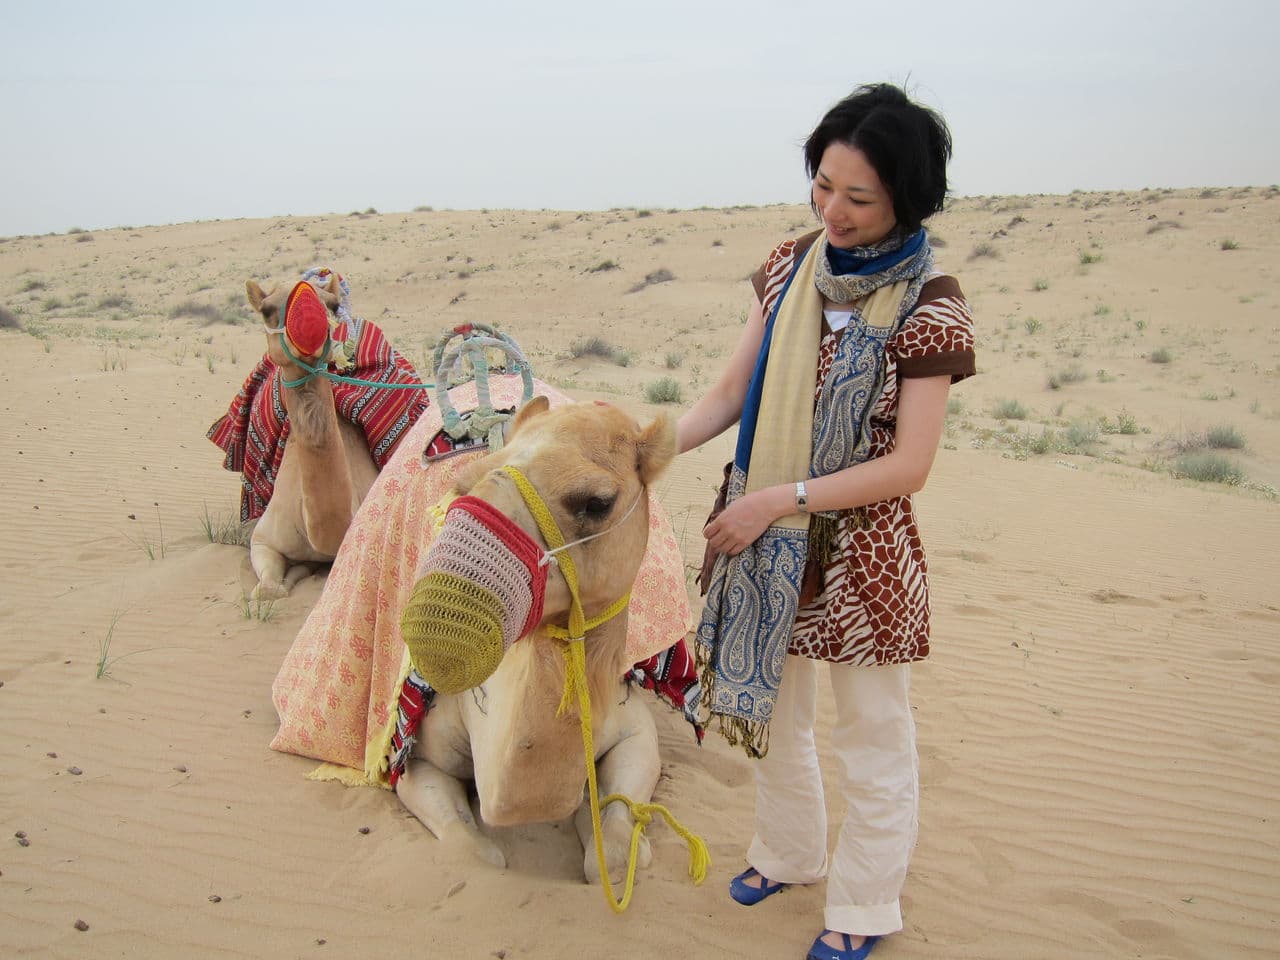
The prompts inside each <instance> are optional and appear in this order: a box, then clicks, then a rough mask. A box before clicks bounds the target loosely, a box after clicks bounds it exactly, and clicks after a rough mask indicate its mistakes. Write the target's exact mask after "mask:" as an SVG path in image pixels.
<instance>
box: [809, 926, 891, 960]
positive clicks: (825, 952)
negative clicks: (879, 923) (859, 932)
mask: <svg viewBox="0 0 1280 960" xmlns="http://www.w3.org/2000/svg"><path fill="white" fill-rule="evenodd" d="M828 933H835V931H834V930H823V931H822V933H820V934H818V939H817V940H815V941H813V946H812V947H810V948H809V956H808V957H807V958H806V960H866V958H867V957H869V956H871V951H872V949H873V948H874V947H875V945H876V944H877V943H879V942H880V938H879V937H867V938H866V940H865V942H864V943H863V944H862V946H860V947H859V948H858V949H857V950H855V949H853V946H852V944H853V939H852V938H851V937H850V936H849V935H848V934H847V933H842V934H840V936H842V937H844V949H843V950H837V949H836V948H835V947H833V946H831V944H829V943H827V942H826V941H825V940H823V939H822V938H823V937H825V936H826V935H827V934H828Z"/></svg>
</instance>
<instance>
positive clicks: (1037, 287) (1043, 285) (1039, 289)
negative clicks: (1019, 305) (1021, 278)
mask: <svg viewBox="0 0 1280 960" xmlns="http://www.w3.org/2000/svg"><path fill="white" fill-rule="evenodd" d="M1031 289H1032V290H1034V291H1035V292H1036V293H1043V292H1044V291H1045V290H1048V289H1049V281H1048V280H1046V279H1044V277H1037V278H1036V280H1035V282H1034V283H1032V284H1031Z"/></svg>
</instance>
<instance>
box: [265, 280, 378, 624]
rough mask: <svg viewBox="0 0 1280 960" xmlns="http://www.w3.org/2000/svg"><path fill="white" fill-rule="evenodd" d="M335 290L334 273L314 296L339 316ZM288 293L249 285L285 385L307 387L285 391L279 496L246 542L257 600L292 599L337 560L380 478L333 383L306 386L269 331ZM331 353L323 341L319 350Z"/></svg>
mask: <svg viewBox="0 0 1280 960" xmlns="http://www.w3.org/2000/svg"><path fill="white" fill-rule="evenodd" d="M338 283H339V277H338V275H337V274H336V273H335V274H332V275H331V278H330V280H329V283H328V284H327V285H326V286H324V287H318V288H316V292H317V293H318V294H320V297H321V299H322V300H323V301H324V303H325V305H326V306H328V307H329V308H330V310H332V311H334V313H335V315H336V312H337V308H338V304H339V303H340V301H341V299H342V294H341V290H340V289H339V286H338ZM290 288H291V285H284V286H278V287H276V288H275V289H273V290H272V291H271V292H270V293H266V292H264V291H263V289H262V287H260V286H259V285H258V284H257V282H256V281H253V280H249V281H247V282H246V283H245V292H246V293H247V294H248V296H249V303H250V305H252V307H253V309H254V310H256V311H258V313H260V314H261V315H262V320H263V323H264V324H265V325H266V326H267V327H268V332H267V334H266V337H267V356H268V357H269V358H270V360H271V362H272V363H274V364H275V365H276V367H277V368H278V369H279V371H280V374H281V376H282V377H283V379H284V380H285V381H286V382H288V381H297V380H303V382H302V383H300V384H298V385H297V386H293V387H290V386H285V387H284V389H283V390H282V391H281V397H282V399H283V401H284V408H285V411H286V412H287V413H288V416H289V422H290V424H291V429H290V434H289V443H288V444H287V445H286V446H285V451H284V459H283V460H282V461H281V464H280V471H279V473H278V474H277V475H276V483H275V491H274V493H273V494H272V496H271V500H270V502H269V503H268V505H267V509H266V512H265V513H263V515H262V518H261V519H260V520H259V521H258V525H257V526H256V527H254V530H253V534H252V536H251V537H250V539H249V562H250V563H251V564H252V565H253V572H254V573H255V574H256V575H257V577H258V584H257V586H255V587H254V588H253V597H254V599H275V598H278V597H283V596H285V595H287V594H288V593H289V591H290V590H291V589H292V588H293V585H294V584H295V583H297V582H298V580H300V579H302V578H303V577H305V576H307V574H308V573H310V572H311V570H312V567H311V566H309V564H314V563H326V562H328V561H330V560H332V559H333V558H334V557H335V556H337V553H338V546H339V544H341V543H342V538H343V537H344V536H345V535H346V532H347V528H348V527H349V526H350V525H351V518H352V517H353V516H355V512H356V510H358V509H359V507H360V503H361V501H362V500H364V497H365V494H367V493H368V492H369V488H370V487H371V486H373V481H374V479H375V478H376V477H377V475H378V468H377V467H376V466H375V465H374V462H373V457H372V456H370V454H369V447H368V445H367V444H366V442H365V438H364V434H363V433H362V431H361V430H360V428H359V427H357V426H356V425H355V424H353V423H350V422H349V421H347V420H344V419H342V418H340V417H339V416H338V414H337V411H336V409H335V408H334V398H333V386H332V384H331V383H330V381H329V380H328V379H327V378H326V377H311V378H310V379H305V378H306V371H305V370H303V369H302V368H301V367H299V366H298V365H297V364H296V363H295V362H294V361H293V359H291V358H290V357H289V355H288V354H287V353H286V352H285V350H284V347H283V343H282V337H281V336H280V334H279V333H276V332H273V330H272V328H275V327H278V326H280V325H281V323H282V321H281V316H282V313H281V307H282V305H283V303H284V299H285V297H286V296H288V293H289V290H290ZM327 347H328V342H327V341H326V343H325V345H324V347H322V350H323V349H326V348H327ZM300 359H302V360H303V361H305V362H306V363H307V364H308V365H309V366H312V367H314V366H316V364H317V363H318V362H319V361H320V360H321V355H320V352H319V351H317V352H316V353H314V354H310V355H306V356H303V357H301V358H300ZM325 359H326V360H327V358H325Z"/></svg>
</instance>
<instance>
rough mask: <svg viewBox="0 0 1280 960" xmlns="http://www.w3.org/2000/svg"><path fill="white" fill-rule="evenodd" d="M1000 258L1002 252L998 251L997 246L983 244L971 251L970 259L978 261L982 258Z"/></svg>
mask: <svg viewBox="0 0 1280 960" xmlns="http://www.w3.org/2000/svg"><path fill="white" fill-rule="evenodd" d="M999 256H1000V251H999V250H997V249H996V247H995V244H992V243H987V242H985V241H984V242H982V243H980V244H978V245H977V246H975V247H974V248H973V249H972V250H970V251H969V259H970V260H977V259H979V258H981V257H990V258H992V259H996V258H997V257H999Z"/></svg>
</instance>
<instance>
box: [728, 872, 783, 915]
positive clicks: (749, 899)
mask: <svg viewBox="0 0 1280 960" xmlns="http://www.w3.org/2000/svg"><path fill="white" fill-rule="evenodd" d="M785 887H786V884H785V883H781V882H775V881H773V880H770V879H769V878H768V877H766V876H764V875H763V874H762V873H760V871H759V870H757V869H756V868H755V867H747V869H746V870H743V871H742V873H740V874H738V875H737V876H736V877H734V878H733V879H732V880H730V881H729V896H731V897H733V899H734V900H736V901H738V903H740V904H742V905H743V906H747V907H751V906H754V905H755V904H757V903H759V902H760V901H761V900H763V899H764V898H765V897H771V896H773V895H774V894H775V893H780V892H781V891H782V890H783V889H784V888H785Z"/></svg>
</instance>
